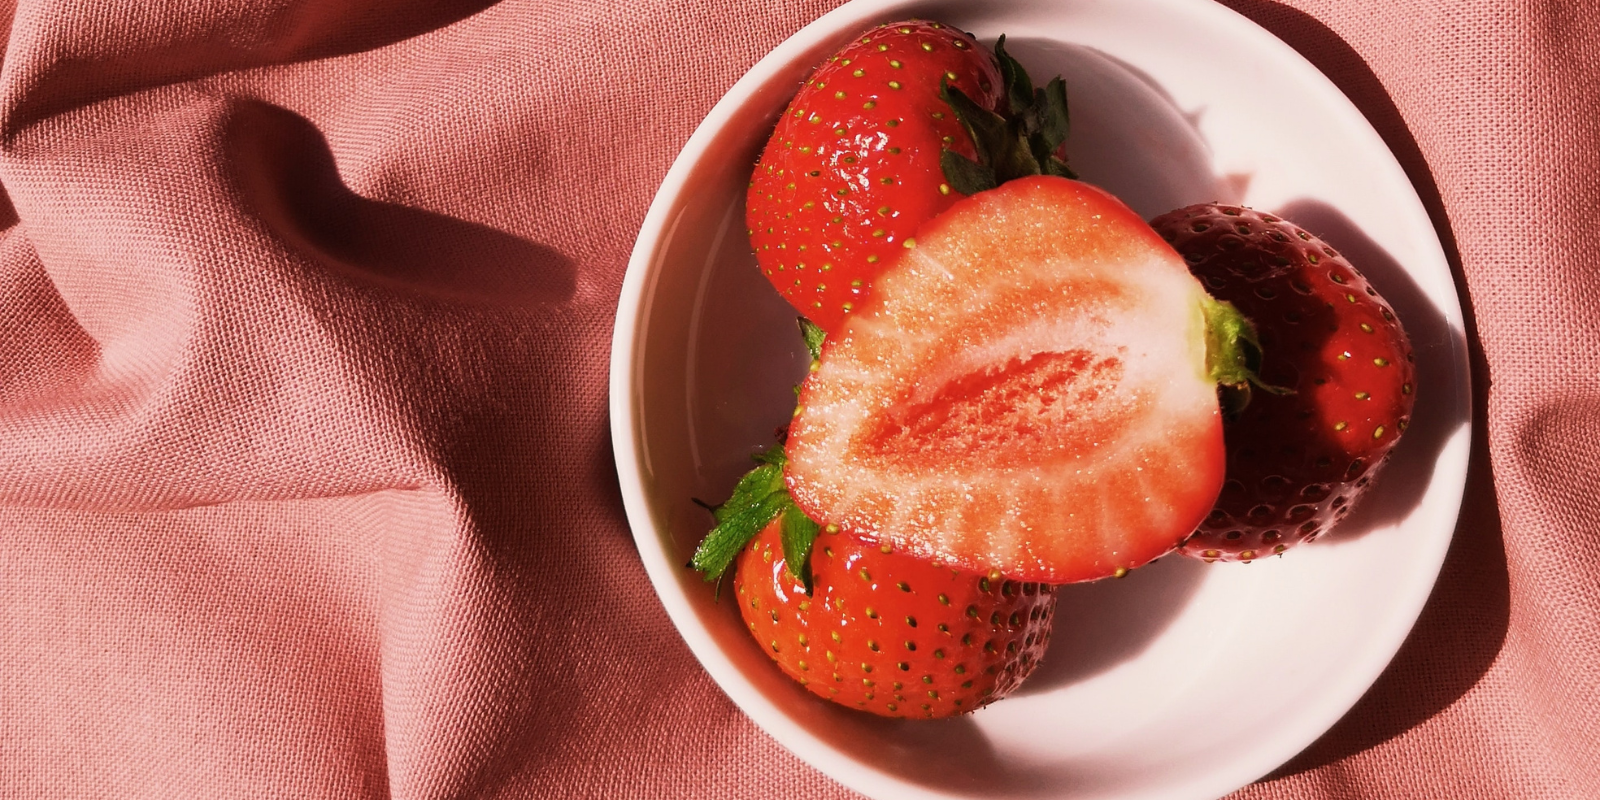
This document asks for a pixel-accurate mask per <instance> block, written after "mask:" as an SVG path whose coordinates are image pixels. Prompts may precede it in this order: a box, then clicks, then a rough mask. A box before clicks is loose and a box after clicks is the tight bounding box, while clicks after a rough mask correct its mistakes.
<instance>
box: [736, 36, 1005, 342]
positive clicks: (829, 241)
mask: <svg viewBox="0 0 1600 800" xmlns="http://www.w3.org/2000/svg"><path fill="white" fill-rule="evenodd" d="M941 84H947V85H949V86H950V87H953V88H956V89H957V90H959V91H962V92H964V93H965V94H966V95H967V96H969V97H971V98H972V99H973V100H974V101H975V102H976V103H978V104H979V105H981V106H983V107H984V108H987V109H993V108H995V107H996V105H997V104H998V103H999V102H1000V100H1001V89H1002V79H1001V76H1000V73H999V71H998V67H997V65H996V63H995V59H994V57H993V56H991V55H990V54H989V53H988V51H987V50H985V49H984V48H983V47H981V46H979V45H978V43H977V42H976V40H974V39H973V38H972V37H971V36H970V35H968V34H965V33H962V32H961V31H958V30H956V29H954V28H950V27H948V26H945V25H941V24H940V23H937V22H925V21H915V20H914V21H906V22H897V23H891V24H887V25H881V26H879V27H877V28H875V29H873V30H871V31H868V32H867V33H865V34H863V35H861V36H860V37H858V38H857V39H855V40H854V41H852V42H851V43H850V44H849V45H847V46H846V47H845V48H844V49H842V50H840V51H839V52H838V53H836V54H835V55H834V56H833V57H832V58H830V59H828V60H827V61H826V62H824V63H823V64H822V66H820V67H818V68H817V70H816V72H814V73H813V74H812V75H811V77H810V78H809V79H808V80H807V81H806V83H805V85H804V86H802V87H801V89H800V91H799V93H798V94H796V95H795V97H794V100H793V101H791V102H790V104H789V107H788V109H787V110H785V111H784V114H783V116H782V118H780V119H779V121H778V124H777V128H776V129H775V130H774V131H773V134H772V138H771V139H770V140H768V142H767V146H766V149H765V151H764V152H763V153H762V154H761V159H760V161H759V162H758V163H757V164H756V168H755V172H754V174H753V175H752V177H751V181H750V188H749V193H748V198H747V204H746V223H747V226H748V228H749V233H750V243H751V245H752V246H753V247H754V248H755V253H756V260H757V262H758V263H759V265H760V267H761V272H762V274H764V275H766V276H767V279H768V280H770V281H771V282H772V284H773V286H775V287H777V289H778V291H779V292H780V293H782V294H783V296H784V298H785V299H787V300H788V301H789V303H790V304H791V305H793V306H794V307H795V308H796V309H798V310H799V311H800V313H802V314H804V315H806V316H807V317H808V318H810V319H811V320H812V321H814V322H816V323H817V324H818V325H819V326H821V327H822V329H823V330H827V331H832V330H834V329H835V328H836V327H837V326H838V324H839V322H840V321H841V319H842V318H843V317H844V315H845V314H847V313H848V312H849V311H850V310H852V309H853V308H856V307H859V306H860V304H861V301H862V299H863V298H864V296H865V294H866V292H867V290H868V288H869V287H870V284H871V282H872V278H873V276H874V275H876V273H877V270H878V269H879V268H880V267H879V265H881V264H884V263H886V262H887V261H889V260H891V259H892V258H893V256H894V255H895V254H896V253H897V251H899V250H901V249H903V248H904V247H905V246H906V244H907V242H908V241H909V240H910V238H911V235H912V233H913V232H914V231H916V229H917V226H918V225H921V224H922V223H923V222H924V221H926V220H928V219H930V218H932V217H933V216H934V215H935V214H938V213H939V212H941V211H943V210H944V209H945V208H947V207H948V206H949V205H950V204H951V203H953V202H955V201H956V200H957V199H959V198H960V195H959V194H957V193H956V192H954V191H953V190H952V189H951V187H950V185H949V183H948V182H947V181H946V180H945V178H944V176H943V175H942V174H941V171H940V158H941V153H942V151H943V150H944V149H945V148H949V149H951V150H952V151H953V152H957V153H960V154H962V155H964V156H966V157H969V158H974V157H976V155H977V154H976V152H975V150H974V147H973V144H972V139H971V137H970V136H968V135H967V133H966V131H965V130H963V128H962V125H961V123H960V122H959V121H958V120H957V119H956V116H955V114H954V113H952V111H951V108H950V107H949V105H947V104H946V102H945V101H944V100H943V99H941V97H940V94H941Z"/></svg>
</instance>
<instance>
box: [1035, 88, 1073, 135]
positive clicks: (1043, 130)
mask: <svg viewBox="0 0 1600 800" xmlns="http://www.w3.org/2000/svg"><path fill="white" fill-rule="evenodd" d="M1034 107H1035V108H1037V109H1038V110H1039V139H1040V141H1042V142H1043V143H1044V146H1045V149H1046V151H1048V152H1051V153H1054V152H1055V151H1056V148H1058V147H1060V146H1061V143H1062V142H1065V141H1066V140H1067V134H1068V132H1069V131H1071V129H1072V120H1071V118H1070V117H1068V116H1067V83H1066V81H1063V80H1061V76H1060V75H1057V76H1056V77H1054V78H1051V79H1050V82H1049V83H1047V84H1045V85H1044V88H1043V89H1040V90H1039V95H1038V97H1037V98H1036V99H1035V101H1034Z"/></svg>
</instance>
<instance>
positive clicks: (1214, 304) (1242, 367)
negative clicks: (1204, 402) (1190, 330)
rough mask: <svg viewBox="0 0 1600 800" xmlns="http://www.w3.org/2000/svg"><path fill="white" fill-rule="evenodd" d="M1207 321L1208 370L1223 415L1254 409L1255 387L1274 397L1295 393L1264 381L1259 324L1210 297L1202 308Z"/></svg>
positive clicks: (1222, 301)
mask: <svg viewBox="0 0 1600 800" xmlns="http://www.w3.org/2000/svg"><path fill="white" fill-rule="evenodd" d="M1201 310H1202V312H1203V313H1204V314H1205V318H1206V370H1207V373H1208V374H1209V376H1210V378H1211V380H1212V381H1214V382H1215V383H1216V384H1217V390H1218V399H1219V400H1220V402H1221V405H1222V413H1223V414H1224V415H1226V416H1228V417H1234V416H1237V415H1238V414H1239V412H1241V411H1243V410H1244V409H1245V407H1246V406H1248V405H1250V397H1251V387H1255V388H1257V389H1261V390H1262V391H1265V392H1268V393H1270V394H1277V395H1284V394H1294V390H1292V389H1289V388H1286V387H1283V386H1273V385H1271V384H1269V383H1266V382H1265V381H1263V380H1261V374H1260V373H1261V341H1260V340H1259V339H1257V338H1256V326H1255V323H1253V322H1251V321H1250V318H1249V317H1246V316H1245V315H1244V314H1243V313H1240V311H1239V309H1237V308H1235V307H1234V305H1233V304H1232V303H1229V302H1228V301H1226V300H1217V299H1215V298H1212V297H1207V298H1206V299H1205V301H1204V302H1203V303H1202V304H1201Z"/></svg>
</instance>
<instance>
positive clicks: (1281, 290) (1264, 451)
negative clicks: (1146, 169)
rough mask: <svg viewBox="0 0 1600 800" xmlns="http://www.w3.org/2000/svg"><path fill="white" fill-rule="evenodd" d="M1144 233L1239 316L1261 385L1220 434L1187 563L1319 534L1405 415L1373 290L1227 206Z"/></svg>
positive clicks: (1408, 370)
mask: <svg viewBox="0 0 1600 800" xmlns="http://www.w3.org/2000/svg"><path fill="white" fill-rule="evenodd" d="M1151 225H1152V226H1153V227H1155V229H1156V230H1157V231H1158V232H1160V233H1161V235H1162V236H1163V238H1165V239H1167V241H1169V242H1171V243H1172V245H1173V247H1174V248H1176V249H1177V251H1178V252H1179V253H1180V254H1182V255H1183V256H1184V258H1185V260H1186V261H1187V262H1188V263H1189V266H1190V269H1191V270H1192V271H1193V272H1194V274H1195V275H1196V276H1198V277H1199V278H1200V279H1201V281H1202V282H1203V283H1204V284H1205V286H1206V288H1207V290H1208V291H1210V293H1211V294H1212V295H1213V296H1214V297H1216V298H1218V299H1220V300H1226V301H1229V302H1231V303H1233V305H1234V306H1235V307H1236V308H1238V310H1239V311H1240V312H1242V313H1243V314H1244V315H1245V316H1247V317H1249V318H1250V319H1251V320H1252V321H1253V322H1254V323H1255V326H1256V331H1257V335H1258V337H1259V339H1260V342H1261V349H1262V353H1263V356H1262V362H1261V370H1260V375H1261V378H1262V380H1263V382H1265V383H1268V384H1273V385H1277V386H1281V387H1286V388H1288V389H1292V390H1293V392H1292V393H1287V394H1272V393H1269V392H1259V391H1258V392H1255V393H1254V394H1253V396H1252V398H1251V400H1250V403H1249V404H1248V405H1247V406H1245V408H1244V409H1243V410H1242V411H1241V412H1240V413H1239V414H1238V415H1237V417H1236V418H1232V419H1229V420H1227V421H1226V422H1225V424H1224V432H1225V437H1226V441H1227V449H1228V468H1227V470H1228V472H1227V481H1226V482H1225V483H1224V485H1223V490H1222V493H1221V496H1220V497H1218V499H1217V502H1216V505H1215V507H1214V508H1213V509H1212V510H1211V512H1210V513H1209V514H1208V515H1207V517H1206V519H1205V521H1204V522H1203V523H1202V524H1201V525H1200V526H1198V528H1197V529H1196V530H1195V532H1194V535H1193V536H1192V537H1190V538H1189V539H1188V540H1187V541H1186V542H1185V543H1184V544H1183V546H1182V547H1181V548H1180V551H1181V552H1182V553H1183V554H1184V555H1188V556H1192V557H1195V558H1201V559H1205V560H1209V561H1216V560H1222V561H1250V560H1253V559H1256V558H1260V557H1263V556H1267V555H1272V554H1279V553H1283V552H1284V551H1285V550H1287V549H1289V548H1290V547H1292V546H1294V545H1295V544H1297V543H1299V542H1302V541H1309V540H1312V539H1315V538H1317V537H1318V536H1320V535H1321V534H1323V533H1324V532H1326V531H1327V530H1328V529H1329V527H1330V526H1332V525H1333V524H1334V523H1336V522H1337V521H1338V520H1340V519H1342V518H1343V517H1344V516H1345V515H1347V514H1349V513H1350V509H1351V507H1352V506H1353V504H1354V502H1355V500H1356V498H1357V497H1358V496H1360V495H1361V494H1362V493H1364V492H1365V491H1366V489H1367V487H1369V486H1370V485H1371V484H1372V481H1373V478H1374V475H1375V473H1376V471H1377V469H1378V467H1379V466H1380V465H1381V464H1382V463H1383V462H1384V461H1385V460H1386V459H1387V458H1388V454H1389V452H1390V450H1391V449H1392V448H1393V447H1394V446H1395V443H1396V442H1398V441H1399V438H1400V434H1401V433H1402V432H1403V431H1404V430H1405V429H1406V426H1407V425H1408V424H1409V422H1410V419H1411V411H1412V407H1413V403H1414V401H1415V399H1416V391H1415V380H1416V373H1415V367H1414V365H1413V363H1412V355H1411V345H1410V342H1409V341H1408V340H1407V338H1406V335H1405V331H1404V329H1402V328H1401V325H1400V320H1399V319H1398V318H1397V317H1396V316H1395V314H1394V309H1392V308H1391V307H1390V306H1389V304H1388V303H1387V302H1385V301H1384V299H1383V298H1382V297H1381V296H1380V295H1379V294H1378V292H1377V290H1376V289H1374V288H1373V287H1372V285H1371V284H1370V283H1368V282H1367V280H1366V279H1365V278H1363V277H1362V276H1361V274H1360V273H1359V272H1357V271H1356V269H1355V267H1353V266H1351V264H1350V262H1349V261H1347V260H1345V258H1344V257H1343V256H1341V255H1340V254H1339V253H1338V251H1336V250H1335V249H1334V248H1333V247H1331V246H1330V245H1328V243H1326V242H1324V241H1322V240H1321V239H1319V238H1317V237H1316V236H1313V235H1312V234H1310V233H1309V232H1307V231H1305V230H1304V229H1302V228H1300V227H1299V226H1297V225H1294V224H1293V223H1290V222H1288V221H1286V220H1284V219H1282V218H1280V217H1276V216H1274V215H1271V214H1264V213H1261V212H1257V211H1252V210H1250V209H1247V208H1241V207H1238V206H1228V205H1215V204H1206V205H1196V206H1189V207H1187V208H1181V209H1178V210H1176V211H1172V212H1168V213H1167V214H1163V215H1161V216H1160V217H1157V218H1156V219H1155V220H1153V221H1152V222H1151Z"/></svg>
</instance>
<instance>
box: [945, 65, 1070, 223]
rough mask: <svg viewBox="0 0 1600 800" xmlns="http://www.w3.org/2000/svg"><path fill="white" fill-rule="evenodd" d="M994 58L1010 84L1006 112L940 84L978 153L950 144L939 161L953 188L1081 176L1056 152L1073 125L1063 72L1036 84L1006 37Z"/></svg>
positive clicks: (966, 191)
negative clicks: (1009, 49) (973, 156)
mask: <svg viewBox="0 0 1600 800" xmlns="http://www.w3.org/2000/svg"><path fill="white" fill-rule="evenodd" d="M994 55H995V60H996V61H997V62H998V63H999V66H1000V75H1001V77H1002V78H1003V79H1004V83H1005V97H1004V102H1002V103H1001V106H1002V109H1003V110H1004V112H1005V113H996V112H994V111H990V110H989V109H987V108H984V107H983V106H981V105H979V104H978V103H977V102H975V101H974V100H973V99H972V98H970V97H968V96H967V95H966V94H964V93H962V91H961V90H960V89H957V88H955V87H953V86H950V85H949V84H947V83H941V84H940V87H939V97H940V98H942V99H943V100H944V101H945V103H946V104H947V105H949V106H950V110H951V111H953V112H955V116H956V120H957V121H958V122H960V123H961V127H962V128H963V129H964V130H965V131H966V132H967V136H968V137H969V138H971V140H972V144H973V148H974V149H975V150H976V151H977V154H978V158H977V161H976V162H974V161H973V160H972V159H969V158H966V157H965V156H962V155H961V154H959V153H956V152H953V151H951V150H950V149H949V148H946V149H945V150H944V151H943V152H941V153H940V154H939V166H940V168H941V169H942V170H943V171H944V176H945V181H946V182H948V183H949V184H950V187H951V188H953V189H955V190H956V191H958V192H960V193H962V194H964V195H972V194H976V193H978V192H981V191H985V190H988V189H993V188H994V187H996V186H999V185H1000V184H1002V183H1005V182H1006V181H1010V180H1015V179H1017V178H1022V177H1026V176H1028V175H1056V176H1060V177H1063V178H1077V177H1078V175H1077V173H1075V172H1073V171H1072V168H1071V167H1069V166H1068V165H1067V162H1066V161H1064V160H1062V159H1061V157H1060V156H1058V155H1057V154H1056V151H1057V150H1059V149H1060V148H1061V143H1062V142H1065V141H1066V139H1067V133H1068V131H1069V129H1070V127H1071V125H1070V122H1071V121H1070V118H1069V117H1068V115H1067V84H1066V82H1065V81H1063V80H1061V77H1060V76H1056V77H1054V78H1052V79H1050V82H1049V83H1047V84H1045V85H1044V86H1043V87H1042V88H1035V87H1034V85H1033V79H1032V78H1030V77H1028V71H1027V70H1026V69H1024V68H1023V66H1022V64H1021V62H1019V61H1017V60H1016V59H1015V58H1012V57H1011V55H1010V54H1009V53H1007V52H1006V37H1004V36H1001V37H1000V39H999V40H998V41H996V42H995V45H994Z"/></svg>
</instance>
